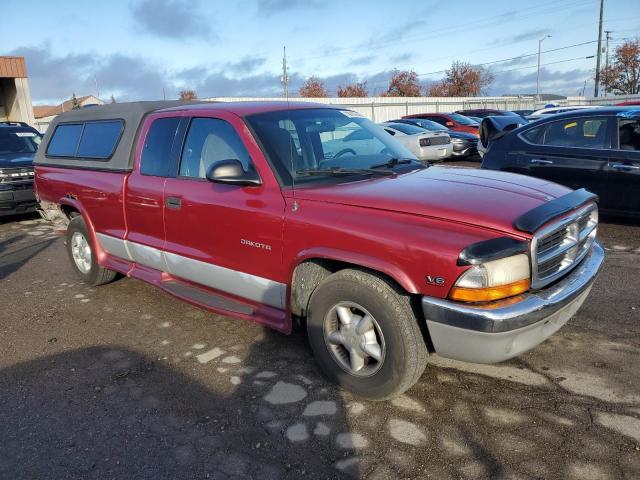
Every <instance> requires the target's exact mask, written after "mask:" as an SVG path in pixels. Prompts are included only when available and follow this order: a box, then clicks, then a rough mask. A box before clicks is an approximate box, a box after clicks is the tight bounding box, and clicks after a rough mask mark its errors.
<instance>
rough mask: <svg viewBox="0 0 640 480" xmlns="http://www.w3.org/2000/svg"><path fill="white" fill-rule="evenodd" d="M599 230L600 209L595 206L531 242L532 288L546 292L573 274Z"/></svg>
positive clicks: (545, 230) (550, 227)
mask: <svg viewBox="0 0 640 480" xmlns="http://www.w3.org/2000/svg"><path fill="white" fill-rule="evenodd" d="M597 229H598V209H597V207H596V206H595V205H594V204H591V205H587V206H586V207H582V208H581V209H579V210H577V211H576V212H574V213H572V214H571V215H569V216H567V217H565V218H562V219H560V220H558V221H556V222H554V223H552V224H551V225H548V226H547V227H544V228H543V229H542V230H540V231H539V232H536V234H535V235H534V237H533V240H532V242H531V266H532V281H531V286H532V287H533V288H542V287H544V286H546V285H548V284H550V283H551V282H553V281H554V280H557V279H558V278H560V277H562V276H563V275H565V274H567V273H569V271H570V270H571V269H572V268H573V267H574V266H576V265H577V264H578V263H580V261H581V260H582V259H583V258H584V256H585V255H586V254H587V253H588V251H589V248H591V245H592V244H593V241H594V240H595V238H596V232H597Z"/></svg>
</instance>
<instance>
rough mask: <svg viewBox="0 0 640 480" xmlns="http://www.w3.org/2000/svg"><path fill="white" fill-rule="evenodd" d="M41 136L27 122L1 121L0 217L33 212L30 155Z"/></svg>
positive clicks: (34, 150)
mask: <svg viewBox="0 0 640 480" xmlns="http://www.w3.org/2000/svg"><path fill="white" fill-rule="evenodd" d="M41 139H42V135H41V134H40V133H39V132H38V131H37V130H35V129H34V128H32V127H30V126H29V125H27V124H26V123H21V122H0V216H5V215H14V214H17V213H26V212H33V211H35V210H36V207H37V205H38V203H37V202H36V198H35V195H34V193H33V156H34V155H35V153H36V150H38V145H39V144H40V140H41Z"/></svg>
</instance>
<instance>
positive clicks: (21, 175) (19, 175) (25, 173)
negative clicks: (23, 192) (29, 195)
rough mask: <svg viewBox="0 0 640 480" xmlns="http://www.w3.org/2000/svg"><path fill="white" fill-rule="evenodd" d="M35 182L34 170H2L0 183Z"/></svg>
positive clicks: (0, 170)
mask: <svg viewBox="0 0 640 480" xmlns="http://www.w3.org/2000/svg"><path fill="white" fill-rule="evenodd" d="M25 180H32V181H33V168H0V183H13V182H24V181H25Z"/></svg>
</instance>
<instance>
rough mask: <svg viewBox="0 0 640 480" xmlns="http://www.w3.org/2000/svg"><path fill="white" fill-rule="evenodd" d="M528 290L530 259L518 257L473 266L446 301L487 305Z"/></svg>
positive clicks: (522, 255) (513, 256)
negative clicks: (483, 303)
mask: <svg viewBox="0 0 640 480" xmlns="http://www.w3.org/2000/svg"><path fill="white" fill-rule="evenodd" d="M530 287H531V268H530V266H529V256H528V255H526V254H524V253H520V254H518V255H512V256H510V257H506V258H501V259H499V260H492V261H490V262H485V263H481V264H478V265H473V266H472V267H471V268H469V269H468V270H467V271H465V272H464V273H463V274H462V275H460V277H459V278H458V280H457V281H456V283H455V285H454V287H453V288H452V289H451V292H450V293H449V298H450V299H452V300H457V301H462V302H489V301H492V300H500V299H502V298H507V297H512V296H514V295H518V294H520V293H524V292H526V291H527V290H529V288H530Z"/></svg>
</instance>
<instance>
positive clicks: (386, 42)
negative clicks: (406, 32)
mask: <svg viewBox="0 0 640 480" xmlns="http://www.w3.org/2000/svg"><path fill="white" fill-rule="evenodd" d="M560 1H562V0H560ZM565 1H568V3H565V4H564V5H563V4H561V3H560V5H558V4H559V1H558V0H556V1H553V2H548V3H545V4H543V5H537V6H535V7H529V8H524V9H520V10H518V11H517V12H514V13H515V16H516V17H518V18H520V19H526V18H531V17H537V16H539V15H540V14H543V13H557V12H558V11H561V10H563V9H567V8H571V7H574V6H583V5H584V4H585V1H584V0H579V1H576V0H565ZM592 1H593V0H592ZM547 8H548V10H547ZM537 10H539V11H537ZM528 11H531V13H528V14H526V15H521V13H523V12H528ZM508 14H509V12H506V13H502V14H499V15H493V16H490V17H485V18H484V19H480V20H474V21H471V22H466V23H457V24H456V26H455V27H443V28H440V29H433V30H430V31H429V33H428V34H420V35H411V36H407V37H402V38H398V39H393V41H391V39H385V38H384V37H382V38H383V39H382V40H378V43H375V42H374V43H373V44H368V45H362V44H361V45H358V46H355V47H349V48H347V47H345V48H340V49H336V50H334V51H332V52H330V53H325V54H322V55H316V56H309V55H305V56H302V57H292V59H293V60H298V59H304V60H315V59H320V58H331V57H337V56H343V55H348V54H353V53H356V52H360V51H366V52H371V51H375V50H384V49H387V48H397V46H398V45H401V44H404V43H415V42H416V41H418V40H426V39H429V38H437V37H439V36H440V35H441V34H443V33H446V34H448V35H451V34H452V33H455V32H459V31H467V30H468V28H470V27H473V28H475V29H477V28H478V26H482V25H483V24H486V23H489V24H491V23H492V22H494V21H497V20H500V19H505V18H506V16H507V15H508ZM510 20H511V19H510ZM496 48H499V47H496Z"/></svg>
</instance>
